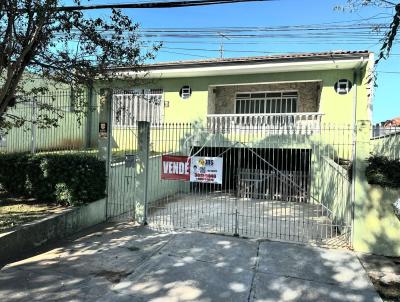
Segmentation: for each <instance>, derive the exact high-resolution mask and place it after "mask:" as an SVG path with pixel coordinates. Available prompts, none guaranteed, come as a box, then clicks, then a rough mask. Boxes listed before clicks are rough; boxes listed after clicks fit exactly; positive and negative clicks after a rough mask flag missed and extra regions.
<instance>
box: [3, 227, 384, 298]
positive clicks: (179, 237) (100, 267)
mask: <svg viewBox="0 0 400 302" xmlns="http://www.w3.org/2000/svg"><path fill="white" fill-rule="evenodd" d="M0 301H3V302H4V301H157V302H160V301H172V302H173V301H365V302H367V301H368V302H370V301H381V299H380V298H379V296H378V294H377V293H376V292H375V290H374V288H373V286H372V284H371V282H370V281H369V279H368V277H367V275H366V273H365V271H364V269H363V267H362V266H361V264H360V262H359V260H358V259H357V257H356V255H355V254H353V253H351V252H348V251H340V250H328V249H320V248H315V247H309V246H303V245H297V244H292V243H282V242H272V241H256V240H248V239H241V238H234V237H227V236H220V235H212V234H203V233H195V232H181V233H173V234H171V233H163V232H160V231H154V230H150V229H148V228H144V227H138V226H134V225H132V224H128V223H120V224H112V225H104V226H100V227H98V228H97V229H93V230H91V231H90V232H87V234H81V235H79V236H76V237H75V238H71V239H69V240H67V241H64V242H63V243H61V244H59V246H55V247H52V248H51V249H50V250H48V251H47V252H43V253H41V254H38V255H36V256H34V257H31V258H27V259H25V260H23V261H19V262H14V263H11V264H8V265H6V266H5V267H3V268H2V269H1V271H0Z"/></svg>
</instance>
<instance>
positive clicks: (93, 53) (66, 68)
mask: <svg viewBox="0 0 400 302" xmlns="http://www.w3.org/2000/svg"><path fill="white" fill-rule="evenodd" d="M61 1H62V0H2V1H1V2H0V129H1V128H3V129H4V128H11V127H15V126H22V125H23V124H24V123H25V122H26V119H25V118H24V117H21V116H16V115H13V114H11V113H10V110H9V108H10V107H12V106H14V105H15V104H16V103H22V102H26V101H27V98H26V97H27V96H28V97H29V96H33V95H38V94H39V95H40V94H45V93H46V92H47V91H48V90H49V85H48V83H49V80H50V81H51V82H52V83H62V84H64V85H65V84H66V85H68V86H70V87H74V88H76V87H82V86H83V87H87V86H91V85H92V84H93V81H94V79H96V78H101V79H102V80H104V81H108V80H111V79H112V78H115V73H114V72H113V71H112V67H115V66H122V65H123V66H131V67H132V69H133V70H134V71H139V70H141V68H142V66H143V64H144V62H146V61H147V60H150V59H153V58H154V55H155V53H156V51H157V50H158V48H159V45H152V46H151V47H147V48H145V47H144V45H143V42H142V41H141V40H140V36H139V34H138V24H137V23H135V22H134V21H132V20H131V19H130V18H128V17H127V16H125V15H124V14H123V13H122V12H121V11H120V10H116V9H111V12H110V13H108V15H107V16H104V17H103V18H100V17H99V18H93V17H90V16H87V15H85V14H84V13H83V12H82V11H80V10H65V9H64V10H63V8H62V5H63V3H62V2H61ZM74 2H75V4H76V5H80V0H74ZM143 49H146V50H145V51H143ZM34 78H40V79H47V81H42V82H41V84H39V85H32V83H33V82H34V81H35V80H34ZM36 82H37V81H36ZM38 106H39V107H38V110H40V111H42V112H44V113H42V114H40V115H39V116H40V118H39V120H37V121H36V123H38V124H40V125H41V126H43V127H46V126H52V125H56V123H57V118H59V117H60V115H57V114H47V113H46V112H48V113H50V112H53V113H54V112H57V108H56V107H55V106H53V105H52V104H51V103H49V102H47V103H46V104H38ZM54 116H55V117H54Z"/></svg>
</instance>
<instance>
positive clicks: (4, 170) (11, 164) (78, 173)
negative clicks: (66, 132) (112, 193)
mask: <svg viewBox="0 0 400 302" xmlns="http://www.w3.org/2000/svg"><path fill="white" fill-rule="evenodd" d="M0 185H1V186H2V188H3V189H4V190H5V191H7V192H8V193H10V194H14V195H20V196H26V197H31V198H35V199H36V200H38V201H39V202H56V203H58V204H61V205H78V204H83V203H88V202H92V201H96V200H98V199H101V198H103V197H104V195H105V188H106V167H105V162H104V161H101V160H99V159H97V158H96V157H95V156H93V155H90V154H82V153H68V154H56V153H54V154H35V155H32V154H28V153H12V154H0Z"/></svg>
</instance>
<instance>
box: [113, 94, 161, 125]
mask: <svg viewBox="0 0 400 302" xmlns="http://www.w3.org/2000/svg"><path fill="white" fill-rule="evenodd" d="M163 109H164V93H163V90H162V89H136V90H130V91H124V92H122V93H117V94H114V95H113V126H114V127H135V126H136V122H138V121H147V122H150V123H152V124H159V123H162V122H163V114H164V112H163V111H164V110H163Z"/></svg>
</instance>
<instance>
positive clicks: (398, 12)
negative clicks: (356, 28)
mask: <svg viewBox="0 0 400 302" xmlns="http://www.w3.org/2000/svg"><path fill="white" fill-rule="evenodd" d="M365 6H377V7H381V8H389V9H393V10H394V13H393V20H392V22H391V23H390V25H389V29H388V30H387V31H386V32H385V34H384V36H383V38H382V45H381V48H380V50H379V54H378V58H377V59H376V60H375V64H378V63H379V61H380V60H382V59H386V58H387V57H388V56H389V55H390V51H391V50H392V46H393V43H394V42H395V40H396V36H397V33H398V29H399V24H400V3H397V4H396V3H394V2H392V1H387V0H347V3H346V5H338V6H336V9H339V10H349V11H355V10H358V9H360V8H362V7H365Z"/></svg>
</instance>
